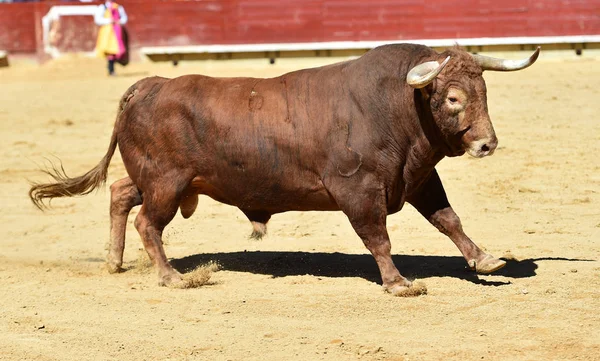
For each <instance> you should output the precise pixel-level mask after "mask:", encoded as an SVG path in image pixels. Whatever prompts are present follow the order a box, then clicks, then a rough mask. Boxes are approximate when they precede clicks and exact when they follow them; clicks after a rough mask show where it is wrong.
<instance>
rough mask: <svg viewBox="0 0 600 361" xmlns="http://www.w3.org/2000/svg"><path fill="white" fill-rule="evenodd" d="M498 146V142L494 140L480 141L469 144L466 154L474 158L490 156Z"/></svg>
mask: <svg viewBox="0 0 600 361" xmlns="http://www.w3.org/2000/svg"><path fill="white" fill-rule="evenodd" d="M497 146H498V140H497V139H496V138H490V139H482V140H478V141H475V142H473V143H471V145H470V147H469V148H468V149H467V152H468V153H469V154H470V155H471V156H473V157H476V158H481V157H485V156H488V155H492V154H493V153H494V151H495V150H496V147H497Z"/></svg>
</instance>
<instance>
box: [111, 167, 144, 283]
mask: <svg viewBox="0 0 600 361" xmlns="http://www.w3.org/2000/svg"><path fill="white" fill-rule="evenodd" d="M110 193H111V195H110V241H109V244H108V255H107V256H106V264H107V266H108V271H109V272H110V273H116V272H120V271H122V268H121V266H122V265H123V250H124V249H125V229H126V228H127V217H128V216H129V212H130V211H131V209H132V208H133V207H135V206H139V205H140V204H142V196H141V195H140V191H139V189H138V188H137V187H136V185H135V184H134V183H133V181H132V180H131V178H129V177H126V178H123V179H120V180H118V181H116V182H114V183H113V184H112V185H111V186H110Z"/></svg>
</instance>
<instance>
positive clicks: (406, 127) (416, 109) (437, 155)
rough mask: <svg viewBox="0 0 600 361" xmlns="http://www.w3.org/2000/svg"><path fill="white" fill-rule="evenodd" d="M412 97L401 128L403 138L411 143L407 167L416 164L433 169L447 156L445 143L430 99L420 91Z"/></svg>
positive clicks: (413, 92)
mask: <svg viewBox="0 0 600 361" xmlns="http://www.w3.org/2000/svg"><path fill="white" fill-rule="evenodd" d="M410 97H411V98H412V99H410V100H409V101H408V102H406V104H408V107H407V108H406V109H405V111H406V112H407V114H403V116H402V119H403V121H405V123H404V124H403V126H402V127H401V128H402V129H403V131H404V132H405V134H402V135H401V137H402V138H404V139H408V140H409V142H410V148H409V149H408V152H407V153H406V159H405V161H406V164H407V165H408V164H410V163H411V162H416V163H415V166H417V165H418V166H419V167H423V168H433V167H434V166H435V165H436V164H437V163H438V162H439V161H440V160H442V158H444V155H445V154H446V149H445V148H444V147H445V142H444V141H443V139H442V137H441V135H440V133H439V129H438V128H437V127H436V125H435V122H434V120H433V115H432V114H431V108H430V106H429V99H428V98H427V97H426V96H424V94H422V92H421V91H419V90H416V91H411V94H410Z"/></svg>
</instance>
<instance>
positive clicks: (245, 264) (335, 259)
mask: <svg viewBox="0 0 600 361" xmlns="http://www.w3.org/2000/svg"><path fill="white" fill-rule="evenodd" d="M393 259H394V263H395V264H396V266H397V267H398V269H399V270H400V273H402V274H403V275H404V276H405V277H407V278H409V279H414V278H419V279H423V278H429V277H455V278H459V279H462V280H467V281H470V282H473V283H476V284H482V285H487V286H501V285H506V284H510V281H489V280H484V279H481V278H479V277H478V276H477V274H475V272H473V271H471V270H469V269H468V268H467V267H466V262H465V260H464V258H462V257H452V256H413V255H396V256H393ZM547 260H556V261H588V260H583V259H581V260H580V259H568V258H536V259H526V260H522V261H517V260H514V259H506V260H505V261H506V263H507V264H506V266H505V267H504V268H503V269H501V270H499V271H497V272H495V273H494V275H500V276H504V277H509V278H526V277H533V276H535V275H536V273H535V270H536V269H537V267H538V266H537V264H536V262H537V261H547ZM210 261H213V262H217V263H218V264H219V265H220V266H221V269H223V270H227V271H237V272H250V273H257V274H265V275H271V276H273V277H285V276H300V275H306V274H310V275H313V276H323V277H362V278H364V279H366V280H368V281H371V282H376V283H381V278H380V275H379V270H378V268H377V264H376V263H375V260H374V259H373V257H372V256H371V255H370V254H358V255H357V254H344V253H337V252H336V253H308V252H263V251H253V252H246V251H244V252H230V253H203V254H197V255H193V256H188V257H184V258H180V259H172V260H171V264H172V265H173V267H175V268H176V269H177V270H178V271H180V272H189V271H190V270H192V269H194V268H195V267H197V266H199V265H202V264H205V263H207V262H210Z"/></svg>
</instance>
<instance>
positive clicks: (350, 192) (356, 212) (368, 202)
mask: <svg viewBox="0 0 600 361" xmlns="http://www.w3.org/2000/svg"><path fill="white" fill-rule="evenodd" d="M357 189H358V187H341V188H340V191H338V192H339V193H338V192H336V190H334V189H328V190H329V192H330V193H331V194H332V195H333V197H334V198H335V200H336V202H337V203H338V205H339V207H340V209H341V210H342V211H343V212H344V213H345V214H346V216H347V217H348V219H349V220H350V223H351V224H352V227H353V228H354V230H355V231H356V233H357V234H358V236H359V237H360V238H361V239H362V241H363V243H364V244H365V246H366V247H367V249H368V250H369V251H370V252H371V254H372V255H373V257H374V258H375V261H376V262H377V266H378V267H379V272H380V273H381V280H382V282H383V288H384V290H385V291H387V292H389V293H391V294H394V295H395V294H401V293H402V292H403V291H405V290H406V289H407V288H408V287H411V285H412V283H411V282H410V281H409V280H407V279H406V278H404V277H403V276H402V275H401V274H400V272H399V271H398V269H397V268H396V266H395V265H394V261H393V260H392V254H391V250H392V246H391V243H390V238H389V236H388V232H387V229H386V218H387V207H386V202H385V191H384V190H383V189H372V190H364V191H357Z"/></svg>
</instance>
